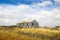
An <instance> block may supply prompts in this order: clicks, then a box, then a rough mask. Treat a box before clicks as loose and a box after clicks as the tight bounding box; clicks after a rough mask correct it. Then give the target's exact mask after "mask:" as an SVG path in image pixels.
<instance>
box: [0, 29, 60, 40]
mask: <svg viewBox="0 0 60 40" xmlns="http://www.w3.org/2000/svg"><path fill="white" fill-rule="evenodd" d="M0 40H60V30H50V29H46V28H0Z"/></svg>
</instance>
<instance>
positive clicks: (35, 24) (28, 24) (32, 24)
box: [17, 20, 39, 28]
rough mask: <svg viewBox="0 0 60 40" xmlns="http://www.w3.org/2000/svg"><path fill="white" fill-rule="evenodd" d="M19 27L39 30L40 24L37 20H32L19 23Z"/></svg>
mask: <svg viewBox="0 0 60 40" xmlns="http://www.w3.org/2000/svg"><path fill="white" fill-rule="evenodd" d="M17 27H20V28H33V27H34V28H38V27H39V23H38V22H37V21H36V20H32V21H23V22H20V23H17Z"/></svg>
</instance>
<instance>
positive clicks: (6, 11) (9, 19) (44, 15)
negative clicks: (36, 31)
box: [0, 2, 60, 26]
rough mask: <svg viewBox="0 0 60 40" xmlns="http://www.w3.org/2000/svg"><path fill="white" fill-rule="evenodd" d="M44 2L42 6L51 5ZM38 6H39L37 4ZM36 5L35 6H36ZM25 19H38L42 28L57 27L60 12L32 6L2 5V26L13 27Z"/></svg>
mask: <svg viewBox="0 0 60 40" xmlns="http://www.w3.org/2000/svg"><path fill="white" fill-rule="evenodd" d="M49 4H50V3H48V2H47V3H46V2H43V3H42V4H39V5H40V6H45V5H49ZM36 5H38V4H36ZM36 5H34V6H36ZM25 19H28V20H30V19H36V20H37V21H38V22H39V23H40V25H41V26H55V25H59V24H60V10H59V9H57V8H53V9H51V10H40V9H36V8H33V7H32V5H17V6H15V5H0V24H1V25H13V24H16V23H17V22H21V21H22V20H25Z"/></svg>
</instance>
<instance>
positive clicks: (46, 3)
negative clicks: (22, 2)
mask: <svg viewBox="0 0 60 40" xmlns="http://www.w3.org/2000/svg"><path fill="white" fill-rule="evenodd" d="M34 4H35V5H36V6H42V7H44V6H47V5H51V4H52V2H51V1H43V2H42V3H40V2H39V3H37V4H36V3H34Z"/></svg>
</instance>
